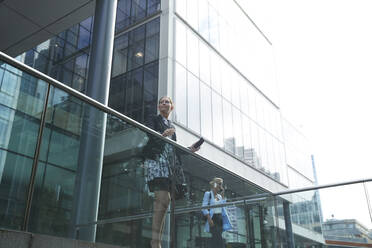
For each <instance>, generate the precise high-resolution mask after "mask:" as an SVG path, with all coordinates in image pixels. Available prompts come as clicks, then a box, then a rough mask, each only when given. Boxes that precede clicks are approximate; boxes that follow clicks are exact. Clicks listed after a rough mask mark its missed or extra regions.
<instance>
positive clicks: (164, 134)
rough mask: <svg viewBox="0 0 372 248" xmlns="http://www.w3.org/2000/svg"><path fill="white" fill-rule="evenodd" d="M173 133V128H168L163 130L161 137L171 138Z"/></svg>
mask: <svg viewBox="0 0 372 248" xmlns="http://www.w3.org/2000/svg"><path fill="white" fill-rule="evenodd" d="M175 132H176V129H175V128H168V129H165V131H164V132H163V133H162V134H161V135H163V136H164V137H168V136H172V135H173V134H174V133H175Z"/></svg>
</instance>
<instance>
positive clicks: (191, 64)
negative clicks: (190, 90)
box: [187, 31, 199, 77]
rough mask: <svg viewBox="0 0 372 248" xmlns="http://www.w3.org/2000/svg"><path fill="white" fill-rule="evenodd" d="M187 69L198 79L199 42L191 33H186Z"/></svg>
mask: <svg viewBox="0 0 372 248" xmlns="http://www.w3.org/2000/svg"><path fill="white" fill-rule="evenodd" d="M187 47H189V48H190V49H187V69H189V70H190V71H191V72H192V73H194V75H195V76H197V77H199V40H198V38H197V37H196V35H195V34H193V33H192V32H191V31H189V32H187Z"/></svg>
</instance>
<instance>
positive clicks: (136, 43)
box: [128, 26, 145, 70]
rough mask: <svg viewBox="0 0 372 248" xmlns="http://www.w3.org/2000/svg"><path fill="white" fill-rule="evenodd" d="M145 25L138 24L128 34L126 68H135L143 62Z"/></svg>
mask: <svg viewBox="0 0 372 248" xmlns="http://www.w3.org/2000/svg"><path fill="white" fill-rule="evenodd" d="M144 46H145V26H140V27H138V28H136V29H135V30H133V32H131V33H130V34H129V47H128V70H132V69H135V68H137V67H139V66H141V65H143V63H144V59H143V57H144V50H145V47H144Z"/></svg>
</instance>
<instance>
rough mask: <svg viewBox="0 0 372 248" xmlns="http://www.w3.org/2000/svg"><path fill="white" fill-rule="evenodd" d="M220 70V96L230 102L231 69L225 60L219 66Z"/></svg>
mask: <svg viewBox="0 0 372 248" xmlns="http://www.w3.org/2000/svg"><path fill="white" fill-rule="evenodd" d="M220 70H221V86H222V96H223V97H224V98H226V99H227V100H228V101H230V102H231V80H232V77H233V75H232V73H233V72H232V70H231V69H230V67H229V65H228V64H227V63H226V62H224V61H223V62H222V63H221V66H220Z"/></svg>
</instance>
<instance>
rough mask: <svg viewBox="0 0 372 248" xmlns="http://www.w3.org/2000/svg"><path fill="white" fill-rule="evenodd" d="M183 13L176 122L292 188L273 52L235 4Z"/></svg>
mask: <svg viewBox="0 0 372 248" xmlns="http://www.w3.org/2000/svg"><path fill="white" fill-rule="evenodd" d="M175 13H176V15H175V25H174V26H175V28H174V29H175V45H174V46H175V56H174V78H175V80H174V82H175V101H176V106H177V108H176V111H175V112H176V121H177V122H178V123H179V124H180V125H182V126H184V127H187V128H188V129H190V130H191V131H192V132H194V133H196V134H197V135H201V136H203V137H204V138H206V139H207V140H209V141H210V142H212V143H213V144H215V145H217V146H218V147H221V148H223V149H224V150H225V151H227V152H229V153H231V154H234V155H235V156H236V157H237V158H239V159H240V160H242V161H243V162H245V163H247V164H249V165H251V166H253V167H255V168H257V169H259V170H261V171H263V172H264V173H265V174H267V175H269V176H270V177H272V178H273V179H275V180H277V181H280V182H281V183H283V184H286V185H287V184H288V178H287V167H286V163H285V152H284V141H283V135H282V129H281V116H280V112H279V109H278V107H277V106H276V105H275V104H274V103H273V101H274V102H276V95H277V92H276V90H277V88H276V85H275V83H274V80H273V77H272V73H273V72H272V68H271V67H270V63H271V62H272V60H273V57H272V55H271V49H272V48H271V44H270V43H269V41H268V40H266V38H265V37H264V36H263V35H262V34H261V33H260V31H259V30H258V29H257V28H256V27H255V26H254V25H253V23H252V22H251V21H250V19H249V18H248V17H247V16H246V15H245V13H244V12H242V11H241V10H240V9H239V7H238V5H236V3H235V2H233V1H210V2H208V1H206V0H201V1H182V0H179V1H177V2H176V12H175ZM231 17H233V18H231ZM267 96H269V97H270V98H268V97H267ZM309 160H310V159H309Z"/></svg>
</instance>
